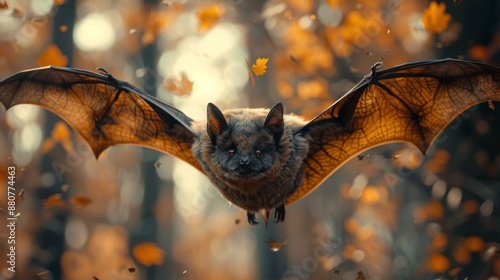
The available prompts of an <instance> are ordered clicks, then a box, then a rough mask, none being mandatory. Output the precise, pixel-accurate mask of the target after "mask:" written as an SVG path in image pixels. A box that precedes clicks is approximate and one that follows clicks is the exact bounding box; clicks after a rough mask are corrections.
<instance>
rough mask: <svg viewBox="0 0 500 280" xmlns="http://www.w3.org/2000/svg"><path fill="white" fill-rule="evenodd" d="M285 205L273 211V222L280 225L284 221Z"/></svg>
mask: <svg viewBox="0 0 500 280" xmlns="http://www.w3.org/2000/svg"><path fill="white" fill-rule="evenodd" d="M285 213H286V212H285V204H281V205H280V206H278V207H276V209H274V222H275V223H281V222H283V221H284V220H285Z"/></svg>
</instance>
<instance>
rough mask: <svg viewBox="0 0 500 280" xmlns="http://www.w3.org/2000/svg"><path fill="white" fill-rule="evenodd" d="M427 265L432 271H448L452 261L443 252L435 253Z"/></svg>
mask: <svg viewBox="0 0 500 280" xmlns="http://www.w3.org/2000/svg"><path fill="white" fill-rule="evenodd" d="M427 267H428V268H429V270H430V271H432V272H436V273H442V272H446V271H447V270H448V268H449V267H450V261H449V260H448V259H447V258H446V257H445V256H444V255H441V254H433V255H431V256H430V257H429V260H428V261H427Z"/></svg>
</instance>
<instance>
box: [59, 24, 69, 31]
mask: <svg viewBox="0 0 500 280" xmlns="http://www.w3.org/2000/svg"><path fill="white" fill-rule="evenodd" d="M67 30H68V26H67V25H61V26H59V31H61V32H62V33H64V32H66V31H67Z"/></svg>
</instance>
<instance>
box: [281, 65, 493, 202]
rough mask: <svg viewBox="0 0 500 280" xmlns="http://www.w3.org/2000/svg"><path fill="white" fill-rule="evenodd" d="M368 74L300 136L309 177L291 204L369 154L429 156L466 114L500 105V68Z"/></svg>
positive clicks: (417, 68)
mask: <svg viewBox="0 0 500 280" xmlns="http://www.w3.org/2000/svg"><path fill="white" fill-rule="evenodd" d="M376 68H377V67H376V66H374V68H372V74H371V75H369V76H366V77H365V78H364V79H363V80H362V81H361V82H360V83H359V84H358V85H356V86H355V87H354V88H353V89H352V90H350V91H349V92H348V93H347V94H346V95H344V96H343V97H342V98H341V99H339V100H338V101H337V102H336V103H334V104H333V105H332V106H331V107H329V108H328V109H327V110H325V111H324V112H323V113H321V114H320V115H318V116H317V117H316V118H314V119H313V120H312V121H311V122H309V123H308V124H307V125H305V126H304V127H303V128H302V129H301V130H299V131H298V132H297V133H308V134H309V135H310V137H311V139H312V140H311V142H310V150H309V154H308V156H307V158H306V160H305V170H306V176H305V178H304V181H303V183H302V186H301V187H300V188H299V190H298V191H297V192H296V193H295V194H294V195H293V196H292V197H291V198H290V199H289V200H288V204H290V203H293V202H295V201H297V200H298V199H300V198H302V197H304V196H305V195H307V194H308V193H309V192H311V191H312V190H314V189H315V188H316V187H317V186H319V185H320V184H321V183H322V182H323V181H324V180H325V179H326V178H327V177H328V176H329V175H330V174H332V173H333V172H334V171H335V170H337V169H338V168H339V167H340V166H341V165H342V164H343V163H345V162H346V161H348V160H349V159H351V158H352V157H354V156H356V155H358V154H359V153H361V152H363V151H364V150H367V149H370V148H372V147H375V146H378V145H381V144H385V143H390V142H410V143H413V144H415V145H416V146H417V147H418V148H419V149H420V150H421V151H422V153H425V152H426V151H427V150H428V149H429V146H430V145H431V144H432V142H433V141H434V139H436V137H437V136H438V135H439V133H440V132H441V131H442V130H443V129H444V128H445V127H446V126H447V125H448V124H449V123H450V122H451V121H452V120H453V119H455V118H456V117H457V116H458V115H459V114H460V113H462V112H463V111H465V110H467V109H468V108H470V107H472V106H474V105H477V104H479V103H482V102H487V101H500V69H498V68H496V67H493V66H490V65H486V64H481V63H475V62H467V61H460V60H453V59H445V60H436V61H424V62H417V63H409V64H403V65H400V66H397V67H395V68H391V69H387V70H384V71H380V72H376V71H375V70H376Z"/></svg>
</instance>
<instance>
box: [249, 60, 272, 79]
mask: <svg viewBox="0 0 500 280" xmlns="http://www.w3.org/2000/svg"><path fill="white" fill-rule="evenodd" d="M268 61H269V58H265V57H263V58H257V61H256V62H255V64H254V65H252V71H253V72H254V73H255V75H257V76H262V75H264V74H265V73H266V69H267V65H266V64H267V62H268Z"/></svg>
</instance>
